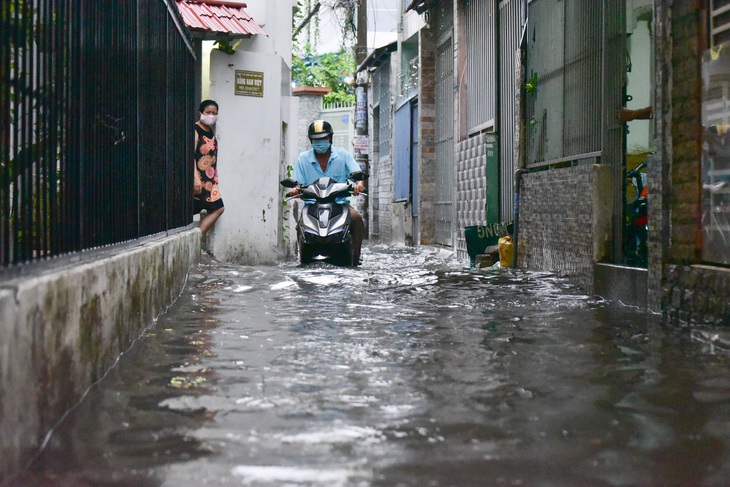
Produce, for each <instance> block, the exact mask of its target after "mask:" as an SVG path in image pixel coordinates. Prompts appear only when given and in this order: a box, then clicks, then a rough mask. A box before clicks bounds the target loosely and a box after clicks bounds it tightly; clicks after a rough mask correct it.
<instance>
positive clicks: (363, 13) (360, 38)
mask: <svg viewBox="0 0 730 487" xmlns="http://www.w3.org/2000/svg"><path fill="white" fill-rule="evenodd" d="M367 55H368V0H357V46H356V47H355V62H356V63H357V65H358V66H359V65H360V63H362V62H363V61H365V58H366V57H367Z"/></svg>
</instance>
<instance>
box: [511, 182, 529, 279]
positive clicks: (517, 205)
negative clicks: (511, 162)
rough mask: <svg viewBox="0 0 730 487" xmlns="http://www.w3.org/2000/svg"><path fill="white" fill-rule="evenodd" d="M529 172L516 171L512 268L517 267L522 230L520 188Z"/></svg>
mask: <svg viewBox="0 0 730 487" xmlns="http://www.w3.org/2000/svg"><path fill="white" fill-rule="evenodd" d="M526 172H527V169H524V168H520V169H518V170H516V171H515V223H514V228H513V233H514V236H513V238H512V240H513V242H512V245H513V247H512V250H513V253H514V254H513V255H512V267H513V268H516V267H517V238H518V237H517V235H518V233H519V228H520V186H522V175H523V174H525V173H526Z"/></svg>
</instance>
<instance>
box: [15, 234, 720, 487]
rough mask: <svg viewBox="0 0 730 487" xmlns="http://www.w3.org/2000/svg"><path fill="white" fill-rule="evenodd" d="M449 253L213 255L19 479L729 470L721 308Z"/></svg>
mask: <svg viewBox="0 0 730 487" xmlns="http://www.w3.org/2000/svg"><path fill="white" fill-rule="evenodd" d="M447 255H448V254H447V253H442V252H439V251H438V250H435V249H433V248H428V247H422V248H419V249H413V248H406V247H389V246H382V245H372V246H370V247H369V248H367V249H366V252H365V263H364V265H363V267H362V268H359V269H344V268H335V267H329V266H313V267H301V266H299V265H298V264H297V263H295V262H289V263H284V264H280V265H277V266H240V265H233V264H222V263H218V262H216V261H213V260H211V259H206V258H204V259H203V262H202V263H201V264H200V265H199V266H198V267H197V268H196V269H194V270H193V272H192V273H191V275H190V277H189V280H188V282H187V285H186V288H185V291H184V293H183V296H182V297H181V298H180V299H179V300H178V301H177V302H176V303H175V304H174V305H173V306H172V308H171V309H169V310H168V311H167V312H166V313H165V314H164V315H163V316H162V318H160V319H159V320H158V322H157V323H156V324H155V325H154V326H152V327H151V328H150V329H149V330H148V331H147V332H146V333H144V335H143V336H142V337H141V338H140V339H139V340H137V342H136V343H135V344H134V346H133V347H132V348H131V349H130V350H129V351H128V352H127V353H125V354H124V355H123V356H122V357H121V359H120V360H119V362H118V363H117V365H116V366H115V367H114V368H113V369H112V370H111V371H110V372H109V374H108V375H107V376H106V377H105V378H104V379H103V380H102V381H101V382H100V383H99V384H97V385H96V386H94V387H93V388H92V389H91V391H90V392H89V393H88V394H87V395H86V397H85V398H84V400H83V401H82V403H81V404H80V405H79V406H78V407H77V408H75V409H74V410H73V411H72V412H71V413H70V414H69V415H68V416H67V417H66V418H65V420H64V421H63V422H62V423H61V424H60V425H59V426H58V427H57V428H56V429H55V431H54V432H53V434H52V435H51V436H50V437H48V438H47V444H46V447H45V449H44V450H43V452H42V454H41V455H40V456H39V457H37V458H36V459H35V461H34V462H33V464H32V465H31V466H30V468H29V469H27V470H26V471H25V472H24V473H23V475H22V477H21V478H20V479H18V483H17V484H16V485H23V486H64V487H65V486H150V487H151V486H175V487H183V486H191V487H192V486H196V487H197V486H203V485H211V486H222V485H255V486H281V485H292V486H427V485H431V486H477V485H478V486H484V485H543V486H546V485H560V486H579V485H580V486H585V485H592V486H601V485H606V486H609V485H622V486H634V485H635V486H639V485H641V486H647V485H663V486H667V485H677V486H679V485H682V486H687V485H694V486H697V485H706V486H711V485H717V486H719V485H726V481H727V479H728V478H730V460H729V459H728V456H727V455H728V451H730V428H729V427H728V425H729V424H730V409H728V398H730V372H729V370H730V369H728V357H730V355H728V353H729V352H728V351H727V350H722V349H720V348H718V347H717V346H715V345H713V343H712V337H711V336H710V335H709V333H706V332H705V331H704V330H703V328H693V329H692V331H691V332H690V331H689V329H681V328H676V327H665V326H663V325H661V324H660V319H659V318H660V317H658V316H656V315H652V314H646V313H644V312H643V311H638V310H636V309H633V308H629V307H623V306H620V305H616V304H610V303H607V302H603V301H599V300H596V299H594V298H592V297H590V296H587V295H585V294H583V293H581V292H580V291H579V290H578V288H576V287H574V286H573V285H570V284H568V283H567V282H566V281H564V280H563V279H562V278H560V277H557V276H554V275H550V274H546V273H534V272H527V271H521V270H511V269H502V270H496V271H489V272H485V271H476V270H473V269H468V268H464V266H463V262H461V263H460V262H458V261H456V260H453V259H452V258H450V257H447Z"/></svg>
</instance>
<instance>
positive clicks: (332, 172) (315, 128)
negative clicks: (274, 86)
mask: <svg viewBox="0 0 730 487" xmlns="http://www.w3.org/2000/svg"><path fill="white" fill-rule="evenodd" d="M333 133H334V132H333V130H332V125H331V124H330V123H329V122H327V121H326V120H315V121H314V122H312V123H311V124H310V125H309V129H308V131H307V135H308V137H309V140H310V142H311V143H312V149H310V150H306V151H304V152H302V153H301V154H299V156H298V157H297V160H296V162H295V163H294V179H296V180H297V182H298V183H299V184H301V185H305V186H306V185H309V184H312V183H313V182H314V181H316V180H317V179H319V178H321V177H324V176H327V177H330V178H332V179H334V180H335V181H337V182H339V183H345V182H347V178H348V176H349V175H350V174H352V173H355V172H359V171H360V170H361V169H360V166H359V165H358V164H357V162H355V159H354V158H353V157H352V155H351V154H350V153H349V152H348V151H347V150H345V149H343V148H341V147H333V146H332V135H333ZM363 191H364V182H363V181H358V182H357V183H356V184H355V186H354V188H353V194H354V195H355V196H357V195H359V194H360V193H362V192H363ZM300 193H301V189H300V187H299V186H297V187H295V188H293V189H292V190H291V191H289V196H296V195H298V194H300ZM338 203H342V204H345V205H346V206H347V208H348V210H349V212H350V218H352V226H351V229H352V241H353V245H354V255H353V264H354V265H360V250H361V248H362V241H363V238H364V237H365V224H364V223H363V220H362V216H360V214H359V213H358V212H357V210H355V208H353V207H352V206H350V204H349V202H348V201H347V198H341V199H340V200H339V201H338Z"/></svg>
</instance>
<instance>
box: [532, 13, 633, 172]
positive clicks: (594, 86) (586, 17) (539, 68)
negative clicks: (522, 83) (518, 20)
mask: <svg viewBox="0 0 730 487" xmlns="http://www.w3.org/2000/svg"><path fill="white" fill-rule="evenodd" d="M529 10H530V15H529V19H528V49H527V52H528V56H527V67H526V73H525V78H526V82H527V84H528V85H530V89H528V90H527V92H526V99H525V102H526V125H527V130H526V132H527V133H526V142H527V148H526V153H527V166H528V168H538V167H541V166H549V165H553V164H560V163H563V162H569V161H574V160H581V159H594V160H595V158H597V157H600V153H601V143H602V118H601V117H602V115H601V114H602V110H601V109H602V106H603V105H602V103H601V102H602V94H603V93H602V80H603V78H602V72H601V68H602V65H601V63H602V59H603V48H604V43H603V32H604V29H603V19H604V15H603V5H602V4H601V3H598V2H596V4H593V3H591V4H590V5H589V4H587V3H586V2H584V1H583V0H533V1H532V2H531V3H530V6H529ZM616 50H619V49H618V48H617V49H616Z"/></svg>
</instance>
